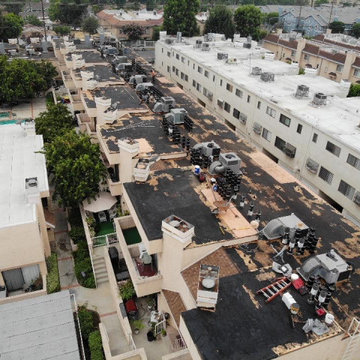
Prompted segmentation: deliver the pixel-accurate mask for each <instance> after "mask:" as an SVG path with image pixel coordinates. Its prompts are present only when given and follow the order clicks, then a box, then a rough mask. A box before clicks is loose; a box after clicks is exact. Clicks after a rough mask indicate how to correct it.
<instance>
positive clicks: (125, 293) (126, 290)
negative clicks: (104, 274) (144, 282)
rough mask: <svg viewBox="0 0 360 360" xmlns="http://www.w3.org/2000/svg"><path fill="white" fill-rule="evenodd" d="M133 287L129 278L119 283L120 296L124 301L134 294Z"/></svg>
mask: <svg viewBox="0 0 360 360" xmlns="http://www.w3.org/2000/svg"><path fill="white" fill-rule="evenodd" d="M135 294H136V293H135V289H134V285H133V283H132V281H131V280H130V279H129V280H127V281H126V282H125V283H124V284H122V285H120V296H121V297H122V299H123V300H124V302H125V301H127V300H130V299H132V298H133V297H134V296H135Z"/></svg>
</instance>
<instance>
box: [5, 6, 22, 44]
mask: <svg viewBox="0 0 360 360" xmlns="http://www.w3.org/2000/svg"><path fill="white" fill-rule="evenodd" d="M23 25H24V20H23V19H22V18H21V17H20V16H19V15H15V14H12V13H10V14H6V15H1V14H0V41H7V40H8V39H13V38H17V37H18V36H19V35H20V34H21V32H22V29H23Z"/></svg>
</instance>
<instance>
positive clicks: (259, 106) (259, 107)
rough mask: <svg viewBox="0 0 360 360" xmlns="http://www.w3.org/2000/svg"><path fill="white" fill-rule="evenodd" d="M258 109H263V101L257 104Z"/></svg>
mask: <svg viewBox="0 0 360 360" xmlns="http://www.w3.org/2000/svg"><path fill="white" fill-rule="evenodd" d="M257 108H258V109H261V101H258V103H257Z"/></svg>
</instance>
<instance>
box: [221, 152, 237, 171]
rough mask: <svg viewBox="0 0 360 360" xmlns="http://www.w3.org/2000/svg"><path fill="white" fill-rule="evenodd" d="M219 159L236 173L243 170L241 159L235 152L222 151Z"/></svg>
mask: <svg viewBox="0 0 360 360" xmlns="http://www.w3.org/2000/svg"><path fill="white" fill-rule="evenodd" d="M219 161H220V163H221V164H223V165H224V166H225V167H226V169H230V170H232V171H233V172H234V173H235V174H239V173H240V172H241V159H240V158H239V157H238V156H237V155H236V154H235V153H233V152H229V153H220V155H219Z"/></svg>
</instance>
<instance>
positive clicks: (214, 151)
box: [193, 141, 220, 157]
mask: <svg viewBox="0 0 360 360" xmlns="http://www.w3.org/2000/svg"><path fill="white" fill-rule="evenodd" d="M193 149H196V150H197V149H200V155H201V156H204V155H205V156H208V157H209V156H212V157H218V156H219V155H220V146H219V145H218V144H216V143H215V142H214V141H210V142H205V143H200V144H196V145H195V146H194V147H193Z"/></svg>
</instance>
